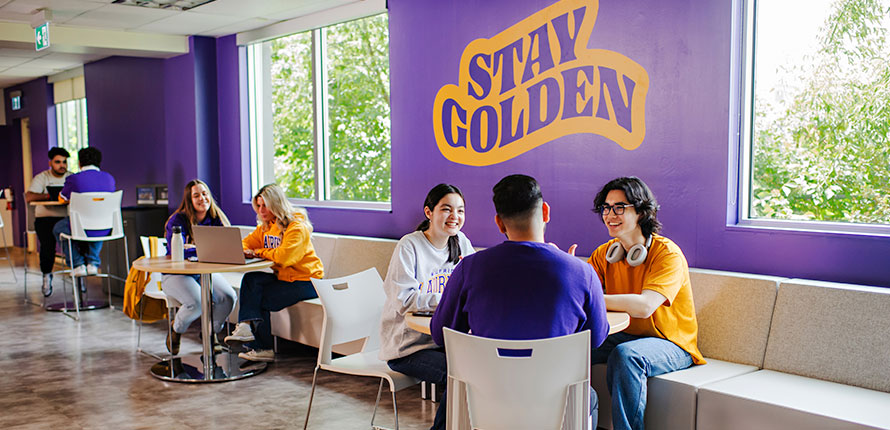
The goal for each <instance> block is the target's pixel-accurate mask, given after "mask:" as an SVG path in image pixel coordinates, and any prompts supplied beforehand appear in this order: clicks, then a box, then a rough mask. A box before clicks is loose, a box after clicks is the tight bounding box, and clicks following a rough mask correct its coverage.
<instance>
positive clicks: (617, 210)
mask: <svg viewBox="0 0 890 430" xmlns="http://www.w3.org/2000/svg"><path fill="white" fill-rule="evenodd" d="M629 207H630V208H632V207H634V205H632V204H628V203H619V204H616V205H602V206H600V207H599V210H598V211H597V212H600V213H602V214H603V216H605V215H608V214H609V212H612V213H614V214H615V215H624V209H625V208H629Z"/></svg>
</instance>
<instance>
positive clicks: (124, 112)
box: [84, 57, 167, 206]
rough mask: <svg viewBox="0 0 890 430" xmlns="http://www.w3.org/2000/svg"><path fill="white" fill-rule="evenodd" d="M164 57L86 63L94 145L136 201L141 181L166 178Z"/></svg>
mask: <svg viewBox="0 0 890 430" xmlns="http://www.w3.org/2000/svg"><path fill="white" fill-rule="evenodd" d="M163 71H164V60H158V59H150V58H134V57H111V58H107V59H104V60H101V61H96V62H94V63H90V64H87V65H86V66H84V80H85V85H86V91H87V110H88V117H89V133H90V146H93V147H95V148H98V149H99V150H101V151H102V169H103V170H105V171H107V172H108V173H111V174H112V175H113V176H114V177H115V180H116V182H117V188H118V189H120V190H124V197H123V201H122V204H123V205H124V206H133V205H135V204H136V186H137V185H141V184H154V183H160V184H163V183H165V182H166V181H167V147H166V145H165V139H166V137H165V133H164V82H163V80H162V77H163Z"/></svg>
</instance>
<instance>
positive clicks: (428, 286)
mask: <svg viewBox="0 0 890 430" xmlns="http://www.w3.org/2000/svg"><path fill="white" fill-rule="evenodd" d="M423 213H424V216H426V219H425V220H423V222H421V223H420V225H418V226H417V230H416V231H414V232H413V233H408V234H406V235H405V236H402V238H401V239H400V240H399V243H398V244H396V249H395V250H394V251H393V253H392V259H391V260H390V262H389V269H388V270H387V271H386V280H384V281H383V290H384V292H386V302H385V303H384V305H383V314H382V317H381V320H380V340H381V346H380V353H379V355H378V356H379V358H380V359H381V360H384V361H386V363H387V364H388V365H389V367H390V368H391V369H392V370H395V371H397V372H401V373H404V374H406V375H408V376H413V377H415V378H418V379H421V380H424V381H427V382H432V383H434V384H441V385H442V386H444V385H445V383H446V382H447V376H448V375H447V372H446V365H445V361H446V360H445V350H444V349H443V348H441V347H439V346H438V345H436V344H435V343H434V342H433V339H432V338H431V337H430V336H429V335H427V334H423V333H420V332H418V331H414V330H412V329H410V328H409V327H408V325H407V324H406V323H405V314H407V313H408V312H413V311H431V310H434V309H435V308H436V306H437V305H438V303H439V298H440V297H441V295H442V290H443V288H444V287H445V284H446V282H447V281H448V277H449V276H450V275H451V272H452V271H453V270H454V267H455V266H456V265H458V262H460V261H461V258H462V257H465V256H468V255H470V254H472V253H473V252H474V250H473V245H472V244H471V243H470V240H469V239H467V237H466V236H465V235H464V234H463V233H461V231H460V229H461V228H462V227H463V225H464V197H463V194H461V192H460V190H459V189H458V188H457V187H455V186H454V185H448V184H439V185H436V186H435V187H433V189H431V190H430V192H429V193H427V195H426V200H424V203H423ZM444 403H445V402H442V403H440V405H439V408H438V409H437V410H436V417H435V418H434V420H433V427H432V428H433V429H434V430H438V429H444V428H445V408H444V406H443V405H444Z"/></svg>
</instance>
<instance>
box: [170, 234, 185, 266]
mask: <svg viewBox="0 0 890 430" xmlns="http://www.w3.org/2000/svg"><path fill="white" fill-rule="evenodd" d="M184 247H185V245H183V244H182V227H180V226H178V225H177V226H173V237H171V238H170V261H182V260H183V256H182V250H183V248H184Z"/></svg>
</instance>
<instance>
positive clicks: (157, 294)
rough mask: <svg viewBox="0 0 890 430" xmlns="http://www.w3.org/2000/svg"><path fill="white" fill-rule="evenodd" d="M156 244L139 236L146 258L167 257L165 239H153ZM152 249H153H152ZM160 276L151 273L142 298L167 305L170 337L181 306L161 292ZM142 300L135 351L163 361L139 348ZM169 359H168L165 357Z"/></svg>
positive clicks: (145, 237) (147, 238)
mask: <svg viewBox="0 0 890 430" xmlns="http://www.w3.org/2000/svg"><path fill="white" fill-rule="evenodd" d="M154 239H155V240H156V243H155V245H154V246H152V243H151V242H152V238H151V237H149V236H139V240H140V241H141V242H142V253H143V254H144V255H145V256H146V257H149V258H150V257H162V256H165V255H167V239H166V238H163V237H157V238H154ZM152 248H154V249H152ZM162 276H163V275H161V274H160V273H157V272H152V274H151V277H150V278H149V279H148V284H146V285H145V290H143V291H142V298H144V297H146V296H147V297H151V298H153V299H157V300H163V301H164V303H166V305H167V336H168V337H169V336H171V335H172V333H171V332H172V331H173V317H174V316H175V315H176V309H178V308H179V307H180V306H182V304H181V303H179V302H178V301H177V300H176V299H174V298H173V297H170V296H168V295H167V294H166V293H164V291H163V290H161V277H162ZM142 298H140V299H139V304H140V307H139V330H138V331H137V334H136V351H138V352H141V353H143V354H145V355H148V356H150V357H153V358H156V359H158V360H163V359H164V358H165V357H161V356H159V355H157V354H153V353H151V352H148V351H144V350H143V349H142V347H141V342H142V312H143V310H144V308H145V305H144V302H142ZM167 358H169V357H167Z"/></svg>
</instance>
